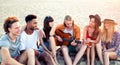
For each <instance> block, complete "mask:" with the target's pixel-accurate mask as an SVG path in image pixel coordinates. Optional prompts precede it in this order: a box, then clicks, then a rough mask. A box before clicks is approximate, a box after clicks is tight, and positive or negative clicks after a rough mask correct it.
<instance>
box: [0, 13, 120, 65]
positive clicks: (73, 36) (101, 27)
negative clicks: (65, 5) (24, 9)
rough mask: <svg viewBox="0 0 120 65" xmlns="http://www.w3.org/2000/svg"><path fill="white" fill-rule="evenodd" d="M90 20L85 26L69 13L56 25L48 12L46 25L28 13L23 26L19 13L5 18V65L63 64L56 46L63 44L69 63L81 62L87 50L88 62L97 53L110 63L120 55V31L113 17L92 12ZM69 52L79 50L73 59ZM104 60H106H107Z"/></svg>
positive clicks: (1, 43) (1, 59)
mask: <svg viewBox="0 0 120 65" xmlns="http://www.w3.org/2000/svg"><path fill="white" fill-rule="evenodd" d="M89 19H90V20H89V24H88V25H86V26H85V27H84V29H83V34H82V38H80V37H81V32H80V26H78V25H77V24H75V22H74V20H73V19H72V17H71V16H70V15H66V16H65V18H64V21H63V23H62V24H59V25H57V26H55V25H54V19H53V17H51V16H46V17H45V19H44V22H43V26H42V28H38V26H37V23H38V20H37V16H36V15H33V14H29V15H27V16H26V17H25V21H26V25H25V26H23V27H22V28H21V27H20V24H19V20H18V18H17V17H14V16H13V17H8V18H6V20H5V21H4V24H3V28H4V31H5V34H4V35H3V36H2V37H1V38H0V51H1V52H0V53H1V55H0V63H1V65H24V64H25V65H41V63H40V61H39V60H42V61H45V62H46V64H45V65H60V64H59V63H58V61H57V57H56V53H57V52H56V47H57V46H60V48H61V50H62V54H63V57H64V60H65V64H66V65H77V63H78V62H79V60H80V59H81V58H82V56H83V55H85V54H86V57H87V65H95V64H94V61H95V55H96V52H97V55H98V57H99V60H100V61H101V64H102V65H109V60H110V59H117V58H118V57H119V56H120V33H119V32H118V31H117V30H116V25H117V23H116V22H115V21H114V20H112V19H104V20H103V21H101V18H100V16H99V15H98V14H96V15H89ZM69 53H76V56H75V58H74V60H73V61H72V59H71V57H70V55H69ZM103 60H104V61H105V62H103Z"/></svg>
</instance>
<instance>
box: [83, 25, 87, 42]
mask: <svg viewBox="0 0 120 65" xmlns="http://www.w3.org/2000/svg"><path fill="white" fill-rule="evenodd" d="M86 33H87V26H86V27H85V28H84V29H83V37H82V40H83V44H85V43H87V40H86V35H87V34H86Z"/></svg>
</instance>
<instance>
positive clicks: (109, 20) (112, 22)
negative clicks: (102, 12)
mask: <svg viewBox="0 0 120 65" xmlns="http://www.w3.org/2000/svg"><path fill="white" fill-rule="evenodd" d="M102 23H111V24H114V25H117V23H116V22H115V21H114V20H112V19H104V21H102Z"/></svg>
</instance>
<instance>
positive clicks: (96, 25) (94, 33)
mask: <svg viewBox="0 0 120 65" xmlns="http://www.w3.org/2000/svg"><path fill="white" fill-rule="evenodd" d="M91 18H94V17H91ZM91 18H90V19H91ZM94 29H95V30H94V31H93V33H92V37H93V38H97V36H98V34H99V32H100V29H99V23H98V20H97V19H96V18H95V28H94Z"/></svg>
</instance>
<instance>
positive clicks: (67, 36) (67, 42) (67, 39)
mask: <svg viewBox="0 0 120 65" xmlns="http://www.w3.org/2000/svg"><path fill="white" fill-rule="evenodd" d="M55 33H56V35H58V36H60V37H61V38H62V40H63V42H60V41H58V40H57V38H55V41H56V45H57V46H61V45H66V46H68V45H70V43H71V42H72V41H73V40H75V38H74V37H73V36H72V35H71V34H70V33H64V32H63V31H61V30H56V32H55ZM75 42H76V43H78V44H80V43H81V41H79V40H75Z"/></svg>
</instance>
